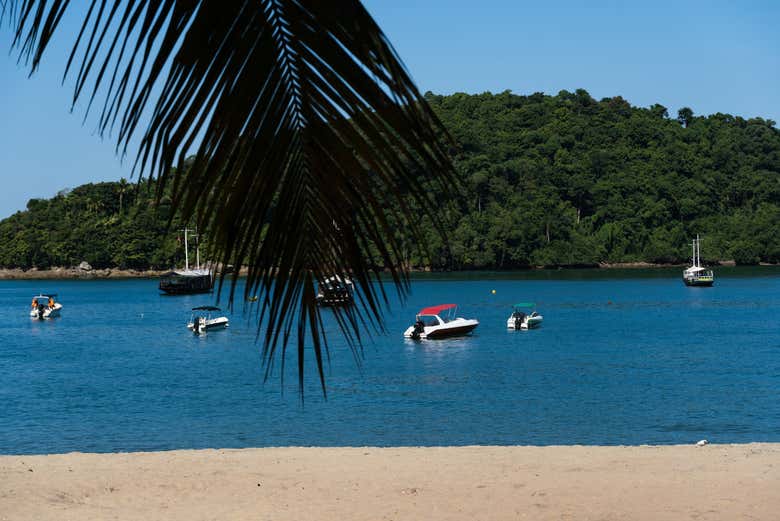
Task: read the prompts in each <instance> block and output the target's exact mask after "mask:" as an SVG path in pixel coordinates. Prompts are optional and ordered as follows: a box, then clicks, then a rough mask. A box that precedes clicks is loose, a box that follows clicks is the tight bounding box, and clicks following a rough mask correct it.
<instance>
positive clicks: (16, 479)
mask: <svg viewBox="0 0 780 521" xmlns="http://www.w3.org/2000/svg"><path fill="white" fill-rule="evenodd" d="M778 512H780V444H746V445H706V446H703V447H697V446H695V445H694V446H688V445H686V446H664V447H654V446H640V447H587V446H563V447H442V448H435V447H434V448H372V447H369V448H268V449H243V450H194V451H188V450H181V451H169V452H152V453H120V454H82V453H72V454H62V455H49V456H2V457H0V520H31V519H36V520H43V521H46V520H66V519H74V520H88V519H95V520H103V519H121V520H125V519H127V520H144V521H149V520H155V519H173V520H179V519H181V520H253V521H260V520H268V521H270V520H273V521H282V520H315V519H316V520H323V521H328V520H333V521H336V520H337V521H351V520H380V519H381V520H405V519H415V520H416V519H419V520H423V519H425V520H464V521H465V520H505V519H506V520H508V519H534V520H546V519H550V520H552V519H555V520H561V519H564V520H565V519H573V520H574V519H576V520H629V519H630V520H685V519H691V520H699V521H701V520H716V519H717V520H721V519H722V520H736V519H751V520H776V519H778V518H779V517H780V514H778Z"/></svg>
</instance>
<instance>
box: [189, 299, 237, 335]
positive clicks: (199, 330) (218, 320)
mask: <svg viewBox="0 0 780 521" xmlns="http://www.w3.org/2000/svg"><path fill="white" fill-rule="evenodd" d="M199 311H205V312H206V315H205V316H204V315H201V314H199V313H198V312H199ZM213 311H221V309H219V308H218V307H215V306H198V307H196V308H192V317H190V321H189V322H188V323H187V329H190V330H191V331H192V332H193V333H195V334H196V335H202V334H203V333H205V332H206V331H211V330H214V329H225V328H226V327H228V323H229V321H228V318H227V317H213V318H212V316H211V313H212V312H213Z"/></svg>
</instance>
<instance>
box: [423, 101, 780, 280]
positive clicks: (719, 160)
mask: <svg viewBox="0 0 780 521" xmlns="http://www.w3.org/2000/svg"><path fill="white" fill-rule="evenodd" d="M427 99H428V101H429V103H430V104H431V105H432V106H433V108H434V110H435V111H436V112H437V114H438V115H439V117H440V118H441V119H442V121H443V122H444V124H445V126H446V127H447V128H448V129H449V131H450V132H451V133H452V135H453V136H454V138H455V140H456V141H457V143H458V144H459V150H458V152H457V156H456V167H457V171H458V174H459V175H460V176H461V178H462V179H463V180H464V181H465V183H466V184H467V187H468V188H467V189H468V190H469V193H468V199H469V200H468V204H467V206H466V207H465V208H457V207H451V208H447V209H446V212H447V213H448V214H449V216H450V218H451V226H452V234H451V237H450V241H451V249H452V255H451V257H450V256H448V254H447V253H446V251H445V250H444V249H439V251H438V255H436V256H435V257H434V259H433V266H434V267H436V268H447V267H452V268H454V269H464V268H499V269H505V268H516V267H522V266H528V265H571V264H592V263H597V262H634V261H647V262H658V263H667V262H684V261H686V260H687V259H688V258H689V257H690V253H689V251H690V248H689V247H688V246H687V245H688V244H689V243H690V242H691V238H692V237H693V236H695V234H697V233H699V234H701V235H702V236H703V237H704V241H703V256H704V258H705V259H710V260H723V259H734V260H736V261H737V262H739V263H746V264H749V263H756V262H759V261H766V262H778V261H780V131H778V129H777V128H775V122H773V121H769V120H764V119H761V118H753V119H744V118H741V117H735V116H731V115H729V114H721V113H718V114H714V115H711V116H708V117H700V116H694V114H693V112H692V111H691V110H690V109H688V108H685V109H681V110H680V114H679V116H680V117H679V119H670V118H669V114H668V111H667V109H666V108H665V107H663V106H661V105H658V104H656V105H653V106H651V107H650V108H639V107H632V106H631V105H630V104H629V103H628V102H627V101H626V100H624V99H623V98H621V97H620V96H616V97H613V98H605V99H602V100H600V101H596V100H595V99H593V98H592V97H591V96H590V95H589V94H588V93H587V92H586V91H584V90H582V89H578V90H577V91H576V92H574V93H571V92H567V91H561V92H560V93H558V95H557V96H546V95H544V94H541V93H536V94H532V95H530V96H518V95H514V94H512V93H510V92H503V93H500V94H495V95H494V94H490V93H486V94H480V95H466V94H454V95H451V96H438V95H433V94H430V93H429V94H427ZM431 242H432V243H434V244H435V243H436V239H435V237H431ZM410 262H411V263H412V264H421V263H424V261H423V260H422V259H415V258H412V259H410Z"/></svg>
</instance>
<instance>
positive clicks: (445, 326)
mask: <svg viewBox="0 0 780 521" xmlns="http://www.w3.org/2000/svg"><path fill="white" fill-rule="evenodd" d="M457 307H458V305H457V304H440V305H438V306H431V307H427V308H423V309H421V310H420V312H419V313H417V316H416V318H415V322H414V325H412V326H409V328H408V329H407V330H406V331H404V336H405V337H406V338H413V339H415V340H418V339H423V338H430V339H435V338H446V337H450V336H461V335H467V334H469V333H471V332H472V331H473V330H474V328H475V327H477V326H478V325H479V321H478V320H477V319H474V318H462V317H457V318H455V310H456V309H457ZM444 311H447V312H448V313H447V314H446V315H444V316H443V317H442V316H441V313H442V312H444Z"/></svg>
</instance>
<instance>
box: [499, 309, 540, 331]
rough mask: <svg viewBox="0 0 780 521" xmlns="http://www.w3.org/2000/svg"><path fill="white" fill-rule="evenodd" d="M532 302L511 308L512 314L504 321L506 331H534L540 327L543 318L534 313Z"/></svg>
mask: <svg viewBox="0 0 780 521" xmlns="http://www.w3.org/2000/svg"><path fill="white" fill-rule="evenodd" d="M535 308H536V304H534V303H533V302H520V303H518V304H515V305H514V306H513V307H512V314H511V315H509V318H508V319H507V320H506V327H507V328H508V329H516V330H520V329H534V328H535V327H539V326H541V325H542V320H544V317H543V316H542V315H540V314H539V313H537V312H536V309H535Z"/></svg>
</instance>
